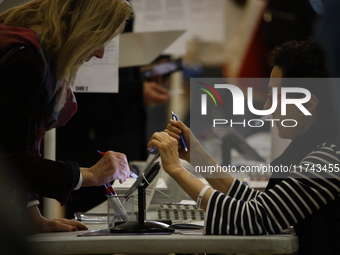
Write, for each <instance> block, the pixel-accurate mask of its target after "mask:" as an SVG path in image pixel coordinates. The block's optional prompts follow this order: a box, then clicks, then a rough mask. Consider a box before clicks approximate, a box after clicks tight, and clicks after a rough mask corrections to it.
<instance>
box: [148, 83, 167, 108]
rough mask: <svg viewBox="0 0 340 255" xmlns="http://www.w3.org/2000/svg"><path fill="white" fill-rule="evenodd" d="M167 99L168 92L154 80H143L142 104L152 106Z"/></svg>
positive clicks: (163, 102)
mask: <svg viewBox="0 0 340 255" xmlns="http://www.w3.org/2000/svg"><path fill="white" fill-rule="evenodd" d="M168 100H169V92H168V90H167V89H165V88H164V87H162V86H161V85H160V84H159V83H157V82H155V81H144V82H143V101H144V106H146V107H152V106H156V105H161V104H165V103H166V102H167V101H168Z"/></svg>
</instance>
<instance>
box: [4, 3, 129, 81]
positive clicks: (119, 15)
mask: <svg viewBox="0 0 340 255" xmlns="http://www.w3.org/2000/svg"><path fill="white" fill-rule="evenodd" d="M131 16H132V11H131V6H130V4H129V3H128V2H127V1H125V0H33V1H31V2H28V3H27V4H24V5H20V6H18V7H14V8H12V9H10V10H8V11H6V12H5V13H3V14H1V15H0V20H1V21H2V22H3V23H4V24H5V25H7V26H15V27H30V28H32V29H34V30H35V31H36V32H38V33H39V35H40V37H41V41H42V42H43V46H44V49H45V51H46V52H47V54H48V55H49V57H50V59H51V64H52V68H53V69H54V70H55V73H56V75H57V78H58V79H59V80H60V81H65V80H66V81H67V83H69V84H71V85H72V84H73V82H74V79H75V76H76V73H77V71H78V68H79V66H80V65H81V62H82V60H83V59H84V58H85V57H86V56H88V55H89V54H90V53H92V52H94V51H96V50H98V49H100V48H101V47H102V46H104V45H105V44H106V43H107V42H109V41H110V40H111V39H112V38H113V37H115V36H116V35H118V34H119V33H121V32H122V31H123V30H124V27H125V21H126V20H127V19H129V18H130V17H131Z"/></svg>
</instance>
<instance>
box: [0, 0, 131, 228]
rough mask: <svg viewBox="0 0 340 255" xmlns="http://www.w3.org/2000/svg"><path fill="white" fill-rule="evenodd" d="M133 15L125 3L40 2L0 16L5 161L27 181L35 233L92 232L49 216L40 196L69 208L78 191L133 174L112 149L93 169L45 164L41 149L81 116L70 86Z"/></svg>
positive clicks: (0, 133)
mask: <svg viewBox="0 0 340 255" xmlns="http://www.w3.org/2000/svg"><path fill="white" fill-rule="evenodd" d="M130 16H131V7H130V5H129V3H128V2H126V1H124V0H81V1H79V0H33V1H31V2H28V3H26V4H23V5H21V6H17V7H14V8H12V9H10V10H8V11H6V12H4V13H2V14H0V38H1V39H0V119H1V122H0V146H1V147H2V148H3V151H2V152H1V155H0V157H1V159H2V160H6V161H7V162H8V164H9V165H10V166H11V169H14V170H15V171H16V172H17V175H16V176H17V178H18V179H20V180H22V181H24V182H25V183H27V186H28V190H29V194H25V195H24V196H25V197H30V199H31V201H30V202H29V203H28V208H27V209H26V210H25V213H24V214H23V217H24V218H25V219H27V221H28V222H29V226H28V227H29V229H30V231H31V232H41V231H45V232H46V231H75V230H76V229H86V226H85V225H83V224H82V223H79V222H77V221H75V220H66V219H60V220H47V219H45V218H43V217H42V216H41V215H40V212H39V210H38V207H37V205H38V202H36V200H34V199H33V198H37V197H38V196H45V197H50V198H55V199H57V200H58V201H59V202H60V203H61V204H65V202H66V201H67V200H69V199H70V193H71V192H72V190H75V189H79V188H80V187H85V186H101V185H104V184H106V183H108V182H110V181H112V180H114V179H119V181H120V182H124V181H125V180H126V179H127V178H128V177H129V174H130V171H129V167H128V163H127V159H126V157H125V155H124V154H121V153H117V152H113V151H109V152H107V153H106V154H105V155H104V156H103V157H102V158H101V159H100V160H99V161H98V162H97V163H96V164H95V165H94V166H92V167H89V168H81V167H79V166H78V164H77V163H76V162H71V161H51V160H47V159H44V158H43V157H41V155H40V144H41V140H42V139H43V137H44V134H45V132H46V131H47V130H50V129H52V128H56V127H58V126H61V125H64V124H66V122H67V121H68V120H69V119H70V118H71V117H72V116H73V114H75V112H76V110H77V103H76V100H75V98H74V95H73V93H72V89H71V87H72V85H73V82H74V80H75V77H76V73H77V70H78V68H79V67H80V66H81V65H82V64H83V63H84V62H87V61H89V60H90V59H91V58H92V57H96V58H102V57H103V54H104V46H105V45H106V44H107V43H108V42H109V41H110V40H111V39H112V38H113V37H115V36H116V35H118V34H119V33H121V32H122V30H123V29H124V26H125V21H126V20H127V19H129V18H130ZM18 191H20V187H14V188H13V193H14V192H15V194H20V192H18ZM33 194H36V195H33ZM28 199H29V198H28ZM32 199H33V200H32ZM17 200H18V201H19V198H18V199H17ZM27 202H28V201H27ZM27 202H26V204H27Z"/></svg>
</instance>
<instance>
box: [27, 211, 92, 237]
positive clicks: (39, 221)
mask: <svg viewBox="0 0 340 255" xmlns="http://www.w3.org/2000/svg"><path fill="white" fill-rule="evenodd" d="M24 222H25V224H26V226H27V227H28V229H29V231H30V233H31V234H34V233H41V232H71V231H76V230H87V229H88V228H87V227H86V226H85V225H84V224H83V223H81V222H79V221H77V220H68V219H64V218H61V219H46V218H45V217H43V216H42V215H41V213H40V211H39V208H38V207H37V206H36V205H34V206H31V207H29V208H27V209H26V211H25V214H24Z"/></svg>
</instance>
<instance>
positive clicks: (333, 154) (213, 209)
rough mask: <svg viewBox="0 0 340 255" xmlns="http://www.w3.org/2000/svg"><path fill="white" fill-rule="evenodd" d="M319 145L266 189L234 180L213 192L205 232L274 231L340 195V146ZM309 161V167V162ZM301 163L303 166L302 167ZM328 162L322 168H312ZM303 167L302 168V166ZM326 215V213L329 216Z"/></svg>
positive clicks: (294, 221) (246, 233)
mask: <svg viewBox="0 0 340 255" xmlns="http://www.w3.org/2000/svg"><path fill="white" fill-rule="evenodd" d="M330 148H331V147H328V146H326V147H323V146H322V147H320V148H318V149H317V150H315V151H314V152H312V153H311V154H309V155H308V156H307V157H306V158H305V159H304V160H303V161H302V162H301V163H300V164H299V165H298V167H297V168H296V169H298V170H297V171H292V172H291V173H290V175H289V176H288V178H286V179H284V180H283V181H281V182H280V183H278V184H277V185H276V186H274V187H273V188H272V189H269V190H268V191H267V192H266V193H264V192H259V191H256V192H254V190H253V189H251V188H250V187H248V186H246V185H243V184H242V183H241V182H240V181H238V180H235V182H234V184H233V186H232V188H231V189H230V191H229V193H227V194H222V193H219V192H217V191H216V192H214V194H212V196H211V197H210V199H209V202H208V209H207V212H206V214H207V216H206V225H205V233H206V234H232V235H254V234H274V233H279V232H281V231H282V230H283V229H285V228H287V227H289V226H291V225H294V224H296V223H298V222H300V221H302V220H304V219H306V218H307V217H309V216H310V215H312V214H315V213H317V212H318V211H319V210H322V209H323V208H324V207H326V206H327V205H329V206H330V205H331V204H332V203H334V200H335V199H337V200H338V199H339V198H338V197H339V191H340V188H339V187H340V186H339V185H340V181H339V176H338V173H337V174H336V173H334V169H335V168H334V169H333V170H332V167H329V166H336V165H337V166H339V157H338V153H339V149H338V148H336V147H333V149H330ZM307 164H308V165H309V168H308V169H307V168H306V166H307ZM300 166H301V168H300ZM312 166H314V169H320V168H319V167H320V166H326V167H328V169H327V170H326V169H324V170H325V171H322V172H319V171H314V170H312V169H313V167H312ZM300 169H301V170H300ZM326 217H327V216H326Z"/></svg>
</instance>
